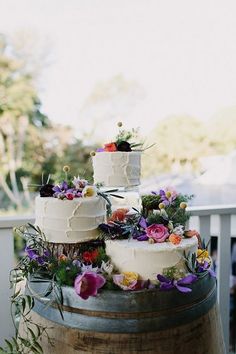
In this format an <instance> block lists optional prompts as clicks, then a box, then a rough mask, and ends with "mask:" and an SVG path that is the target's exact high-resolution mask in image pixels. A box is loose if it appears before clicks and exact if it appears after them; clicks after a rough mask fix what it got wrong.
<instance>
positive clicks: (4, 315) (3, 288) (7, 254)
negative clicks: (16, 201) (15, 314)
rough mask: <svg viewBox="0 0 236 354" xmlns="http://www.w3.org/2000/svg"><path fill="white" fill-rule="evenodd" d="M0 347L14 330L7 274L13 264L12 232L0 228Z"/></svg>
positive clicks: (12, 334)
mask: <svg viewBox="0 0 236 354" xmlns="http://www.w3.org/2000/svg"><path fill="white" fill-rule="evenodd" d="M0 244H1V256H0V284H1V285H0V304H1V305H0V345H1V346H2V345H3V344H4V338H6V339H9V338H11V337H12V336H14V328H13V323H12V319H11V312H10V299H9V298H10V296H11V291H10V284H9V273H10V270H11V269H12V268H13V263H14V247H13V235H12V230H11V229H9V228H4V229H1V228H0Z"/></svg>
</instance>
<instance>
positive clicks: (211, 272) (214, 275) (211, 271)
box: [208, 268, 216, 278]
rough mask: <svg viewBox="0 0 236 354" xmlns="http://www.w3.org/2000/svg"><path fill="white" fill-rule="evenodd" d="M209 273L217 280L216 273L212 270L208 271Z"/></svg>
mask: <svg viewBox="0 0 236 354" xmlns="http://www.w3.org/2000/svg"><path fill="white" fill-rule="evenodd" d="M208 273H209V274H210V276H211V277H213V278H216V273H215V272H214V270H212V269H211V268H209V269H208Z"/></svg>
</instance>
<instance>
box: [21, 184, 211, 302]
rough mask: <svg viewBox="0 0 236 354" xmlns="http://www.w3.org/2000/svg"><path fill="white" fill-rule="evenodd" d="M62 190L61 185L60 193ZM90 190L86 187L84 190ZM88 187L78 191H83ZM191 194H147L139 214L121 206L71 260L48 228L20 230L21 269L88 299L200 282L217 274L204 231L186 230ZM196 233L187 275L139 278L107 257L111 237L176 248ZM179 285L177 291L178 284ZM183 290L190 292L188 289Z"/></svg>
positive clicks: (172, 192) (55, 189) (165, 191)
mask: <svg viewBox="0 0 236 354" xmlns="http://www.w3.org/2000/svg"><path fill="white" fill-rule="evenodd" d="M53 188H54V195H53V196H54V197H58V195H57V193H60V195H61V193H64V191H62V192H61V190H62V188H61V187H58V186H56V188H55V187H53ZM57 188H60V191H58V189H57ZM85 188H86V186H84V189H83V190H85ZM77 190H78V189H75V191H77ZM83 190H82V193H81V192H79V193H81V194H83ZM70 193H71V192H70ZM73 193H75V192H73ZM76 193H77V192H76ZM65 195H66V194H65ZM73 195H74V194H73ZM79 197H82V196H81V195H80V196H79ZM190 198H191V197H189V196H184V195H182V194H178V193H177V192H176V191H175V190H173V189H171V188H168V189H165V190H160V191H159V192H152V194H151V195H147V196H143V213H139V212H137V211H136V210H134V213H130V212H128V210H127V209H118V210H116V211H115V212H113V213H112V215H111V216H110V217H109V218H108V222H107V223H103V224H101V225H100V226H99V228H100V230H101V235H100V239H97V240H94V241H90V242H85V243H82V244H81V245H80V246H78V250H77V252H75V253H74V255H73V257H72V258H69V257H67V256H66V255H64V254H61V255H59V256H58V257H57V256H55V255H54V254H53V253H52V252H51V250H50V247H49V245H48V243H47V240H46V239H45V236H44V234H43V232H42V231H41V230H40V229H39V228H38V227H37V226H34V225H29V226H26V227H22V228H19V229H17V230H16V232H17V233H18V234H21V235H22V236H24V235H26V236H27V240H28V241H27V247H26V249H25V252H26V256H25V257H24V258H23V259H22V260H21V262H20V264H19V266H18V270H19V271H21V272H22V273H23V275H24V276H25V277H27V278H28V276H30V277H32V276H33V277H34V278H39V279H41V278H48V279H51V280H53V281H55V282H56V283H57V284H59V286H63V285H68V286H74V288H75V291H76V293H77V294H78V296H80V297H81V298H83V299H87V298H88V297H89V296H95V295H97V291H98V290H99V289H100V288H104V289H114V290H118V289H123V290H140V289H144V288H153V287H157V288H159V289H160V290H169V289H171V288H172V287H173V286H174V284H177V285H178V284H185V285H187V284H190V283H192V282H194V281H196V280H197V277H198V276H202V275H205V274H206V273H210V274H211V275H214V273H213V271H212V270H211V268H210V265H211V259H210V257H209V254H208V251H207V249H206V247H205V245H204V242H202V241H201V239H200V235H199V233H198V232H197V231H195V230H188V229H186V222H187V220H188V218H189V213H188V212H186V207H187V201H188V200H189V199H190ZM30 230H31V231H30ZM193 236H196V237H197V238H198V245H199V249H198V253H197V255H195V254H193V255H186V259H185V261H186V264H187V268H188V270H189V274H187V276H186V277H185V278H183V279H171V278H168V277H165V276H166V274H157V282H156V283H154V284H153V283H151V282H150V280H149V279H145V280H139V275H138V274H137V273H135V272H124V273H122V274H117V270H116V269H115V267H114V266H113V264H112V260H111V259H109V257H108V256H107V255H106V250H105V243H104V240H106V239H107V238H110V239H113V240H115V239H125V238H133V239H135V240H137V242H149V243H163V242H170V243H171V244H172V245H173V247H175V245H178V244H179V243H180V242H181V240H182V239H183V238H190V237H193ZM171 273H173V274H174V272H173V270H169V272H168V275H171ZM176 282H177V283H176ZM165 284H169V285H168V286H166V285H165ZM170 284H172V285H173V286H172V285H170ZM176 287H177V289H178V286H176ZM179 290H180V291H183V292H187V291H191V289H190V288H186V287H185V288H183V289H180V288H179Z"/></svg>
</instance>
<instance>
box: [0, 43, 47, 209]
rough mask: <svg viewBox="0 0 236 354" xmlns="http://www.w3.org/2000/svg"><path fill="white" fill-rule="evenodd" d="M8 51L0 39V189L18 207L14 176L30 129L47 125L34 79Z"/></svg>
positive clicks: (16, 182) (19, 164)
mask: <svg viewBox="0 0 236 354" xmlns="http://www.w3.org/2000/svg"><path fill="white" fill-rule="evenodd" d="M9 52H10V47H9V45H7V43H6V39H5V37H4V36H1V37H0V160H1V165H0V187H1V188H2V189H3V191H4V193H5V194H6V195H7V196H8V198H9V199H10V200H11V202H12V203H13V204H14V205H15V206H17V207H21V206H22V205H23V200H22V198H21V195H20V191H19V190H20V189H19V184H18V181H17V175H16V173H17V170H19V169H20V168H22V165H23V156H24V150H25V141H26V140H27V138H28V137H27V135H29V130H30V129H29V127H30V126H32V127H35V129H36V127H38V126H41V127H44V126H47V125H48V124H49V122H48V120H47V118H46V117H45V116H44V115H43V114H41V112H40V102H39V99H38V96H37V93H36V89H35V86H34V84H33V77H32V76H31V75H29V74H28V73H27V72H25V70H24V63H23V62H22V61H21V60H18V59H16V58H14V57H13V56H11V54H9ZM31 130H32V129H31ZM21 187H22V186H21Z"/></svg>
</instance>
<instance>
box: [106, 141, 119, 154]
mask: <svg viewBox="0 0 236 354" xmlns="http://www.w3.org/2000/svg"><path fill="white" fill-rule="evenodd" d="M104 151H107V152H114V151H117V147H116V143H108V144H105V145H104Z"/></svg>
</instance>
